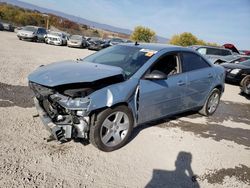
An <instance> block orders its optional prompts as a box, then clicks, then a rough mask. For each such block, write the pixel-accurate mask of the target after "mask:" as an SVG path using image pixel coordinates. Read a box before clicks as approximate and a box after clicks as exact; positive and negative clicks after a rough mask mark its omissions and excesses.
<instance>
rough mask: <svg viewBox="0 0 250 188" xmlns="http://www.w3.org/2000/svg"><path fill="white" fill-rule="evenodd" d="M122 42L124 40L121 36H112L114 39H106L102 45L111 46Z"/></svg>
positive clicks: (104, 46)
mask: <svg viewBox="0 0 250 188" xmlns="http://www.w3.org/2000/svg"><path fill="white" fill-rule="evenodd" d="M120 43H124V40H122V39H120V38H112V39H108V40H105V43H104V44H103V45H102V47H103V48H107V47H109V46H113V45H117V44H120Z"/></svg>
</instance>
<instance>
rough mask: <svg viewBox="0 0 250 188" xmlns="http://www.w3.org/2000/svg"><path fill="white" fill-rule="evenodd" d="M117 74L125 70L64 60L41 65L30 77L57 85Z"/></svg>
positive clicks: (37, 81) (88, 80) (85, 81)
mask: <svg viewBox="0 0 250 188" xmlns="http://www.w3.org/2000/svg"><path fill="white" fill-rule="evenodd" d="M117 75H123V70H122V69H121V68H119V67H115V66H109V65H102V64H95V63H88V62H81V61H64V62H59V63H52V64H50V65H46V66H42V67H39V68H38V69H37V70H35V71H34V72H32V73H31V74H30V75H29V76H28V79H29V81H31V82H35V83H37V84H40V85H43V86H48V87H55V86H60V85H66V84H76V83H88V82H94V81H97V80H100V79H104V78H108V77H113V76H117Z"/></svg>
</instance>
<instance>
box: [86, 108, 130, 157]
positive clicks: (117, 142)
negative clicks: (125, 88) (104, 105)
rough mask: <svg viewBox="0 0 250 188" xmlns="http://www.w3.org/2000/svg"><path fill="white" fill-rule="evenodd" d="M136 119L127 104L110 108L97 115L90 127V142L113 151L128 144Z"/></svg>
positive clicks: (107, 150)
mask: <svg viewBox="0 0 250 188" xmlns="http://www.w3.org/2000/svg"><path fill="white" fill-rule="evenodd" d="M133 125H134V119H133V115H132V113H131V111H130V110H129V109H128V107H126V106H117V107H115V108H113V109H111V108H108V109H105V110H104V111H102V112H101V113H99V114H98V115H97V119H96V121H95V123H94V125H91V127H90V133H89V138H90V142H91V143H92V144H93V145H94V146H95V147H97V148H98V149H100V150H102V151H106V152H109V151H113V150H116V149H119V148H121V147H122V146H124V145H125V144H126V142H127V141H128V138H129V136H130V134H131V132H132V129H133Z"/></svg>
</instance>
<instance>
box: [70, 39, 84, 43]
mask: <svg viewBox="0 0 250 188" xmlns="http://www.w3.org/2000/svg"><path fill="white" fill-rule="evenodd" d="M69 42H76V43H79V42H82V39H69Z"/></svg>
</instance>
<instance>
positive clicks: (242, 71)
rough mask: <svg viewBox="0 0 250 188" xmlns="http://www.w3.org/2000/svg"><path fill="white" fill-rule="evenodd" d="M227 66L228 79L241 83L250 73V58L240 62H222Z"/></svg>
mask: <svg viewBox="0 0 250 188" xmlns="http://www.w3.org/2000/svg"><path fill="white" fill-rule="evenodd" d="M221 66H223V67H224V68H225V72H226V81H228V82H233V83H236V84H239V83H240V82H241V81H242V80H243V78H245V77H246V76H247V75H250V60H247V61H242V62H239V63H222V64H221Z"/></svg>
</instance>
